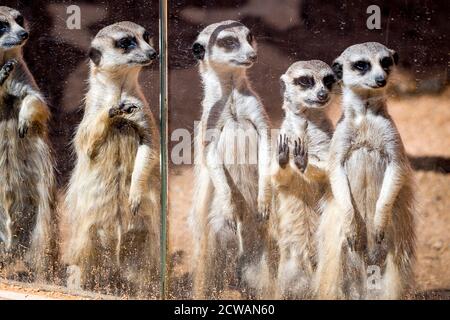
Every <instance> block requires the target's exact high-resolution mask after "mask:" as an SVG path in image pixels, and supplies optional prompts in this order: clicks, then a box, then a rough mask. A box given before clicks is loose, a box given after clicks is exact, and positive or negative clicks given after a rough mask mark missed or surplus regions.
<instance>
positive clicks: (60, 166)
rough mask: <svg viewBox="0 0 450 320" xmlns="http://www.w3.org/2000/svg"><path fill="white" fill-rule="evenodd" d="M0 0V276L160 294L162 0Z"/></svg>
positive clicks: (67, 287) (75, 289) (12, 281)
mask: <svg viewBox="0 0 450 320" xmlns="http://www.w3.org/2000/svg"><path fill="white" fill-rule="evenodd" d="M18 3H19V5H18ZM2 5H5V6H8V7H11V8H15V9H17V10H18V11H15V10H12V9H7V8H5V7H1V8H0V21H1V23H2V24H1V27H2V30H1V32H0V37H1V38H0V39H1V48H0V52H1V59H2V60H1V62H2V63H1V64H2V66H3V69H2V72H3V71H4V70H6V69H5V67H8V66H9V65H12V66H14V64H11V61H12V60H11V59H12V58H15V59H16V60H18V62H19V64H17V65H15V69H14V71H12V72H11V74H10V75H9V77H8V78H7V79H6V81H5V83H4V84H3V83H2V84H3V89H1V91H0V92H1V95H2V100H1V107H2V110H6V109H5V108H6V107H10V108H11V109H10V110H9V111H8V112H6V113H5V112H4V111H2V112H1V120H0V130H1V132H0V135H1V140H2V141H3V142H2V144H1V148H2V149H1V151H0V153H1V154H2V160H1V162H0V172H1V173H0V176H1V179H0V180H1V185H2V186H3V187H2V188H0V199H1V200H0V259H1V260H0V264H1V278H2V280H1V288H2V289H5V290H9V289H11V285H15V286H16V287H15V289H14V290H19V292H22V290H24V291H25V292H28V293H29V291H26V290H28V289H29V288H31V289H35V288H40V289H42V290H40V291H39V292H40V293H36V291H32V292H33V294H38V295H40V294H43V295H44V296H48V297H50V298H52V297H57V298H64V297H65V296H64V295H58V292H59V293H60V292H66V293H67V294H76V295H78V296H79V295H81V296H88V297H92V296H97V297H98V296H99V295H100V294H106V295H117V296H120V297H139V298H153V299H154V298H158V297H159V295H160V287H159V284H160V274H159V269H160V265H159V264H160V251H159V248H160V246H159V243H160V210H159V208H160V187H159V186H160V178H159V170H160V165H159V149H160V146H159V129H158V127H159V121H158V120H159V68H158V59H157V57H158V36H159V32H158V29H159V28H158V23H159V2H158V1H146V0H142V1H133V2H132V3H130V2H127V1H71V2H67V1H20V2H17V1H3V3H2ZM19 11H20V13H21V15H22V16H23V17H24V20H25V23H24V24H22V21H21V19H22V18H18V17H19ZM121 21H132V22H127V23H119V24H116V25H114V26H112V27H111V26H110V25H113V24H115V23H118V22H121ZM24 30H27V31H29V39H28V41H27V43H26V44H24V45H23V53H24V55H23V60H22V58H21V57H20V55H18V54H16V53H15V52H18V51H17V50H16V51H14V50H13V49H11V48H13V47H14V48H15V47H17V48H18V47H19V42H20V41H25V40H26V39H27V37H28V34H27V33H25V31H24ZM100 30H102V31H100ZM7 37H9V38H7ZM16 40H17V41H16ZM19 40H20V41H19ZM8 63H9V64H8ZM25 64H26V65H27V66H28V69H29V70H30V73H31V75H32V77H33V78H34V79H35V80H36V84H37V87H38V88H39V89H37V87H35V86H34V84H33V80H32V77H31V76H30V77H28V76H25V77H24V76H21V74H22V73H23V72H24V71H23V70H25ZM89 65H91V71H90V72H89ZM142 67H143V68H142ZM141 69H142V71H140V70H141ZM137 76H139V78H137ZM88 80H89V81H88ZM12 83H16V86H13V85H11V84H12ZM19 88H23V91H19ZM20 90H22V89H20ZM44 100H45V102H46V105H47V106H48V109H47V107H46V105H45V104H44V103H43V102H42V101H44ZM19 110H20V112H19ZM47 110H49V111H50V114H51V117H50V121H49V122H48V124H47V125H46V123H45V120H46V117H47V115H48V114H47ZM47 133H48V139H46V135H47ZM52 165H53V168H52ZM52 186H53V187H54V188H52ZM16 281H19V282H24V283H28V285H21V284H20V283H17V282H16ZM27 288H28V289H27ZM80 290H82V291H80Z"/></svg>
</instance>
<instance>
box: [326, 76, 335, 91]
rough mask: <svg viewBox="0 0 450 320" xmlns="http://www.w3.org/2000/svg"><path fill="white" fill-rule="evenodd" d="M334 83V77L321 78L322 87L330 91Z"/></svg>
mask: <svg viewBox="0 0 450 320" xmlns="http://www.w3.org/2000/svg"><path fill="white" fill-rule="evenodd" d="M335 82H336V79H335V77H334V75H332V74H329V75H326V76H325V77H323V85H324V86H325V87H326V88H327V89H328V90H331V88H332V87H333V84H334V83H335Z"/></svg>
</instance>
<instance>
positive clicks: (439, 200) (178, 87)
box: [168, 0, 450, 299]
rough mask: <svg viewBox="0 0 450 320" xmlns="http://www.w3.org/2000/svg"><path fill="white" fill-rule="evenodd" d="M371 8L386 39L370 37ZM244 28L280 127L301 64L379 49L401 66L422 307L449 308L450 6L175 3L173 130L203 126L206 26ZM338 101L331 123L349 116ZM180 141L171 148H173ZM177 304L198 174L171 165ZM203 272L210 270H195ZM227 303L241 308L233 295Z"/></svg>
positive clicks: (254, 72) (394, 105)
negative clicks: (427, 303)
mask: <svg viewBox="0 0 450 320" xmlns="http://www.w3.org/2000/svg"><path fill="white" fill-rule="evenodd" d="M370 5H378V6H379V8H380V11H381V25H380V27H381V29H379V30H369V29H368V28H367V24H366V22H367V19H368V18H369V16H370V15H371V14H368V13H366V11H367V8H368V7H369V6H370ZM228 19H233V20H239V21H241V22H242V23H244V24H245V25H246V26H247V27H248V28H249V29H250V30H251V31H252V32H253V34H254V35H255V38H256V40H257V42H258V62H257V63H256V64H255V66H254V67H252V68H251V69H250V71H249V77H250V80H251V82H252V84H253V87H254V89H255V90H256V92H257V93H258V94H259V95H260V97H261V99H262V101H263V104H264V106H265V108H266V110H267V112H268V113H269V116H270V118H271V120H272V123H273V126H274V127H277V126H278V124H279V123H280V120H281V119H282V116H283V114H282V110H281V105H282V99H281V96H280V88H279V77H280V76H281V75H282V74H283V73H284V72H285V71H286V69H287V68H288V67H289V66H290V65H291V64H292V63H293V62H295V61H298V60H310V59H320V60H323V61H325V62H327V63H329V64H331V63H332V62H333V60H334V59H335V58H336V57H337V56H339V54H340V53H341V52H342V51H343V50H344V49H345V48H346V47H348V46H350V45H352V44H355V43H361V42H367V41H377V42H381V43H383V44H385V45H386V46H388V47H389V48H391V49H394V50H396V51H397V52H398V53H399V56H400V63H399V67H398V68H397V71H396V72H395V73H394V74H392V76H391V79H392V86H391V87H390V88H389V100H388V108H389V112H390V113H391V115H392V116H393V118H394V121H395V122H396V124H397V126H398V128H399V131H400V133H401V135H402V138H403V141H404V144H405V146H406V150H407V153H408V155H409V157H410V159H411V162H412V164H413V166H414V169H415V178H416V181H417V196H418V200H419V204H420V206H419V209H420V220H419V223H418V228H417V230H418V263H417V265H416V269H415V275H416V277H415V278H416V279H415V280H416V292H415V294H414V295H413V296H412V297H414V298H436V299H440V298H447V299H448V298H450V268H448V264H449V263H450V232H449V231H450V197H449V195H450V176H449V174H448V173H449V171H450V138H449V137H450V99H449V98H450V90H449V89H448V80H449V53H450V42H449V35H450V32H449V31H450V24H449V22H450V8H449V2H448V1H421V0H415V1H414V0H394V1H373V0H372V1H362V0H353V1H326V0H314V1H313V0H247V1H240V0H208V1H201V0H170V1H169V41H168V45H169V105H170V108H169V128H170V131H171V132H172V131H174V130H175V129H178V128H187V129H188V130H189V131H190V132H191V134H192V135H193V127H194V121H198V120H199V119H200V116H201V112H202V110H201V99H202V89H201V84H200V77H199V75H198V66H197V62H196V61H195V59H194V57H193V56H192V54H191V50H190V48H191V45H192V44H193V43H194V41H195V38H196V36H197V35H198V33H199V32H200V31H201V30H202V29H203V28H204V27H206V26H207V25H209V24H211V23H215V22H219V21H222V20H228ZM339 100H340V97H339V95H338V96H337V97H336V99H335V102H334V103H333V104H332V105H331V106H330V109H329V114H330V117H331V118H332V120H333V122H334V123H336V121H337V119H338V118H339V116H340V113H341V110H340V106H339ZM177 143H178V141H175V142H172V144H171V147H173V146H174V145H176V144H177ZM169 173H170V175H169V213H168V214H169V229H168V232H169V254H170V260H169V261H170V278H169V279H170V297H173V298H189V297H190V292H191V280H190V270H191V267H190V257H191V248H192V242H191V241H192V239H191V236H190V231H189V228H188V225H187V220H186V219H187V216H188V213H189V209H190V207H191V204H192V201H195V199H192V189H193V174H192V166H189V165H175V164H173V163H171V164H170V170H169ZM194 263H201V261H196V262H194ZM222 296H223V298H231V299H235V298H240V294H239V292H234V291H232V290H229V291H227V292H224V293H223V295H222Z"/></svg>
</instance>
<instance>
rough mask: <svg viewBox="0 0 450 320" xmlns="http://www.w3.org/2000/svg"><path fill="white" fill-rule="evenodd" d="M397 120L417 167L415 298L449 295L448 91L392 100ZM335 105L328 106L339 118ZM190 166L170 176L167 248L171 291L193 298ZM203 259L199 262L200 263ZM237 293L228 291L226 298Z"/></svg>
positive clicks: (392, 109) (447, 297)
mask: <svg viewBox="0 0 450 320" xmlns="http://www.w3.org/2000/svg"><path fill="white" fill-rule="evenodd" d="M388 105H389V111H390V113H391V115H392V116H393V118H394V121H395V122H396V124H397V126H398V129H399V131H400V134H401V136H402V138H403V142H404V144H405V147H406V151H407V153H408V155H409V156H410V158H411V161H412V163H413V166H414V168H415V180H416V183H417V198H418V203H419V219H418V224H417V263H416V266H415V281H416V285H415V292H416V293H415V294H414V295H413V296H412V298H420V299H424V298H426V299H450V268H449V267H448V265H449V263H450V174H449V172H450V170H449V169H450V90H447V91H446V92H445V93H443V94H441V95H439V96H411V97H408V98H404V99H401V100H398V99H390V100H389V102H388ZM339 115H340V110H339V107H338V106H337V105H334V106H332V107H331V109H330V116H331V117H332V119H333V121H334V122H336V121H337V119H338V117H339ZM192 182H193V174H192V170H191V169H190V168H185V167H183V168H180V167H173V168H172V169H171V171H170V180H169V203H170V204H169V250H170V255H171V258H172V265H173V269H172V274H171V286H170V287H171V288H172V290H171V296H172V297H176V298H187V297H189V291H190V283H189V276H188V273H189V268H190V267H189V260H190V259H189V258H190V253H191V248H192V242H191V241H192V240H191V237H190V233H189V230H188V226H187V215H188V212H189V208H190V204H191V201H192V197H191V196H192V189H193V185H192ZM199 263H201V262H199ZM225 297H226V298H239V294H238V293H237V292H226V293H225V294H224V298H225Z"/></svg>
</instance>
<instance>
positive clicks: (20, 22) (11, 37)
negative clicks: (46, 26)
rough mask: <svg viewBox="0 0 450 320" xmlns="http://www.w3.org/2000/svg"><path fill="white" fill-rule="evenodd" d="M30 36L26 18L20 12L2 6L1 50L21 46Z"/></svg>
mask: <svg viewBox="0 0 450 320" xmlns="http://www.w3.org/2000/svg"><path fill="white" fill-rule="evenodd" d="M28 37H29V34H28V32H27V30H25V20H24V18H23V16H22V15H21V14H20V12H19V11H17V10H14V9H11V8H8V7H3V6H0V50H2V51H8V50H11V49H15V48H20V47H22V46H23V45H24V44H25V43H26V41H27V39H28Z"/></svg>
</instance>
